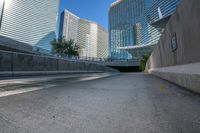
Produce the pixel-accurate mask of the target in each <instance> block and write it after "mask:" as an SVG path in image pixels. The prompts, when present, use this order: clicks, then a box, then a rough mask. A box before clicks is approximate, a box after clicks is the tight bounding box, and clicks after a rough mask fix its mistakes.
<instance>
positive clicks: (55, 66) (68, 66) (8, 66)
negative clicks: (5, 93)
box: [0, 51, 118, 76]
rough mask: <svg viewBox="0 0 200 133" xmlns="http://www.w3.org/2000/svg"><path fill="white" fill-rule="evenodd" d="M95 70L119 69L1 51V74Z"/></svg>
mask: <svg viewBox="0 0 200 133" xmlns="http://www.w3.org/2000/svg"><path fill="white" fill-rule="evenodd" d="M94 72H118V71H117V70H115V69H112V68H109V67H106V66H103V65H97V64H93V63H86V62H81V61H72V60H67V59H59V58H54V57H49V56H40V55H32V54H24V53H15V52H8V51H0V76H27V75H30V76H32V75H48V74H71V73H94Z"/></svg>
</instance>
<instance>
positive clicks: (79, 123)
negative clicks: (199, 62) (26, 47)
mask: <svg viewBox="0 0 200 133" xmlns="http://www.w3.org/2000/svg"><path fill="white" fill-rule="evenodd" d="M58 81H59V80H56V82H57V84H56V86H53V87H47V88H46V89H41V90H37V91H33V92H28V93H23V94H18V95H11V96H7V97H1V98H0V133H200V96H199V95H195V94H192V93H190V92H188V91H185V90H183V89H182V88H180V87H177V86H175V85H173V84H171V83H169V82H167V81H164V80H160V79H158V78H156V77H154V76H151V75H147V74H121V75H117V76H112V77H107V78H101V79H96V80H91V81H82V82H67V79H65V80H61V79H60V81H59V82H58ZM56 82H55V83H56ZM47 83H48V82H47Z"/></svg>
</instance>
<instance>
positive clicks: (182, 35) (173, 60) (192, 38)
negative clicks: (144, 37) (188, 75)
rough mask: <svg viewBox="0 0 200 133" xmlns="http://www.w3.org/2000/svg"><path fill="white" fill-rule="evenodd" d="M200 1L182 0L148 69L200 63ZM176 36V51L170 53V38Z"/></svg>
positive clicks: (153, 54)
mask: <svg viewBox="0 0 200 133" xmlns="http://www.w3.org/2000/svg"><path fill="white" fill-rule="evenodd" d="M199 12H200V0H183V1H182V3H181V4H180V5H179V6H178V8H177V10H176V12H175V13H174V14H173V15H172V17H171V18H170V21H169V23H168V24H167V26H166V29H165V31H164V33H163V35H162V36H161V38H160V40H159V42H158V45H157V46H156V47H155V49H154V51H153V53H152V55H151V57H150V60H149V62H148V66H147V67H148V68H150V69H152V68H160V67H167V66H174V65H182V64H189V63H195V62H200V17H199ZM174 33H176V36H177V46H178V48H177V50H176V51H174V52H173V51H172V48H171V38H172V36H173V34H174Z"/></svg>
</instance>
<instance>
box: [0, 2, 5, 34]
mask: <svg viewBox="0 0 200 133" xmlns="http://www.w3.org/2000/svg"><path fill="white" fill-rule="evenodd" d="M4 8H5V0H3V5H2V10H1V18H0V30H1V26H2V21H3V13H4Z"/></svg>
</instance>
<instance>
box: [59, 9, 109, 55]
mask: <svg viewBox="0 0 200 133" xmlns="http://www.w3.org/2000/svg"><path fill="white" fill-rule="evenodd" d="M59 35H60V36H62V37H64V39H65V40H70V39H73V40H74V41H75V42H76V43H77V44H78V46H79V47H80V51H79V55H80V57H94V58H107V57H108V33H107V31H106V30H105V29H103V28H102V27H100V26H99V25H98V24H97V23H95V22H91V21H89V20H85V19H81V18H79V17H77V16H76V15H74V14H72V13H70V12H69V11H67V10H64V11H63V13H62V16H61V22H60V34H59Z"/></svg>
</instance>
